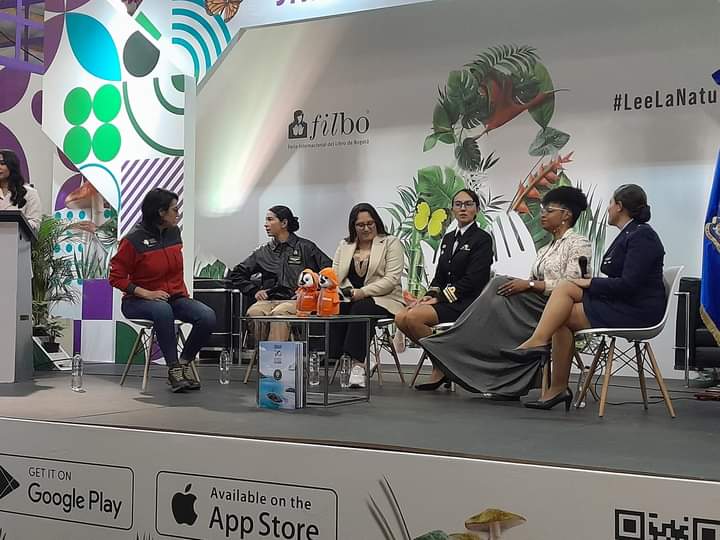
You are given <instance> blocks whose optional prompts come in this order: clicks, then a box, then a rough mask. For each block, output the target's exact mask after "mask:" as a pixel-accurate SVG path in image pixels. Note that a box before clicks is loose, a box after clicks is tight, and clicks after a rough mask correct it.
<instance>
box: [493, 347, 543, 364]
mask: <svg viewBox="0 0 720 540" xmlns="http://www.w3.org/2000/svg"><path fill="white" fill-rule="evenodd" d="M500 355H501V356H504V357H505V358H508V359H510V360H515V361H519V362H528V361H530V360H534V359H536V358H542V359H547V358H548V357H549V356H550V345H541V346H540V347H529V348H527V349H500Z"/></svg>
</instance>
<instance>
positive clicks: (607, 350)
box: [575, 266, 684, 418]
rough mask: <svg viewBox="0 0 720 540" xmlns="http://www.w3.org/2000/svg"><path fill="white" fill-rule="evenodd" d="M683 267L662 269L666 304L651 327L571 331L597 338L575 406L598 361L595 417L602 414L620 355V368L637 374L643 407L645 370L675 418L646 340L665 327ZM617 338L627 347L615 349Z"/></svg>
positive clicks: (577, 334) (645, 400) (655, 361)
mask: <svg viewBox="0 0 720 540" xmlns="http://www.w3.org/2000/svg"><path fill="white" fill-rule="evenodd" d="M683 268H684V267H683V266H672V267H670V268H666V269H665V271H664V272H663V282H664V284H665V294H666V296H667V303H666V305H665V314H664V315H663V318H662V320H661V321H660V322H659V323H657V324H656V325H655V326H650V327H647V328H588V329H587V330H580V331H578V332H576V333H575V336H576V337H581V336H593V335H594V336H599V337H600V338H601V342H600V345H599V346H598V348H597V352H596V353H595V357H594V358H593V361H592V364H590V370H589V372H588V375H587V378H586V379H585V383H584V384H583V387H582V390H581V391H580V393H579V394H578V396H577V399H576V401H575V406H576V407H577V406H578V404H580V403H582V402H583V400H584V399H585V395H586V394H587V391H588V389H589V388H590V385H591V384H592V380H593V377H594V375H595V372H596V371H597V370H598V367H599V366H600V364H602V363H604V364H605V373H604V380H603V385H602V391H601V392H600V410H599V412H598V416H600V417H602V416H604V415H605V405H606V403H607V394H608V387H609V386H610V378H611V377H612V375H613V362H614V361H615V360H616V359H617V358H620V359H621V361H622V362H623V366H621V368H620V369H622V367H624V366H630V367H632V368H633V369H635V370H636V371H637V373H638V378H639V379H640V392H641V393H642V398H643V405H644V406H645V410H647V408H648V399H647V388H646V386H645V370H646V369H647V370H648V371H650V373H652V375H653V377H655V380H656V381H657V383H658V386H659V387H660V393H661V394H662V397H663V400H664V401H665V406H666V407H667V410H668V413H669V414H670V416H671V417H673V418H675V409H674V408H673V404H672V400H671V399H670V394H669V393H668V390H667V386H666V385H665V381H664V380H663V377H662V373H660V368H659V367H658V364H657V360H656V359H655V353H654V352H653V350H652V347H651V346H650V340H651V339H653V338H654V337H656V336H658V335H659V334H660V332H662V331H663V328H665V323H666V322H667V319H668V316H669V314H670V302H671V300H672V297H673V294H672V293H673V291H674V290H675V289H676V288H677V286H678V283H679V281H680V275H681V273H682V270H683ZM618 338H621V339H624V340H626V341H627V342H628V344H629V347H627V348H626V349H624V350H621V349H619V348H616V342H617V339H618ZM608 339H609V340H610V345H609V346H607V344H606V341H607V340H608ZM630 351H634V353H635V354H634V356H631V355H629V354H628V353H629V352H630ZM616 357H617V358H616ZM646 359H647V361H649V362H650V366H646V365H645V360H646ZM633 360H634V361H635V365H632V363H633ZM616 371H617V370H616Z"/></svg>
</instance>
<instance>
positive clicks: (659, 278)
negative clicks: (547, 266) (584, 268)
mask: <svg viewBox="0 0 720 540" xmlns="http://www.w3.org/2000/svg"><path fill="white" fill-rule="evenodd" d="M649 220H650V206H649V205H648V204H647V196H646V195H645V191H643V189H642V188H641V187H640V186H637V185H635V184H626V185H623V186H620V187H619V188H618V189H617V190H615V193H614V194H613V197H612V199H611V200H610V204H609V206H608V223H609V224H610V225H614V226H615V227H617V228H619V229H620V234H618V236H617V238H616V239H615V241H614V242H613V243H612V244H611V245H610V248H609V249H608V250H607V252H606V253H605V256H604V257H603V262H602V266H601V267H600V270H601V271H602V272H603V273H604V274H605V275H606V276H607V277H604V278H603V277H600V278H592V279H573V280H569V281H566V282H563V283H562V284H561V285H560V286H559V287H558V288H557V289H555V290H554V291H553V293H552V295H551V296H550V300H549V301H548V303H547V306H546V308H545V311H544V312H543V316H542V318H541V319H540V323H539V324H538V326H537V328H536V329H535V332H534V333H533V335H532V336H531V337H530V338H529V339H528V340H527V341H525V342H524V343H522V344H521V345H520V346H519V347H518V348H517V349H509V350H508V349H506V350H503V351H502V354H503V355H504V356H506V357H508V358H515V359H522V358H529V357H532V356H547V355H549V354H550V349H551V347H550V345H551V343H552V362H553V370H552V383H551V386H550V388H548V389H547V390H545V391H544V393H543V395H542V396H541V398H540V399H539V400H538V401H532V402H526V403H525V406H526V407H529V408H532V409H551V408H552V407H554V406H555V405H557V404H558V403H561V402H564V403H565V407H566V409H567V408H569V406H570V403H571V402H572V392H571V391H570V389H569V388H568V379H569V377H570V364H571V360H572V354H573V351H574V348H575V343H574V337H573V332H576V331H578V330H582V329H585V328H643V327H647V326H653V325H655V324H657V323H658V322H660V320H661V319H662V317H663V313H664V311H665V304H666V301H667V298H666V291H665V285H664V283H663V260H664V257H665V249H664V247H663V245H662V242H661V241H660V238H659V237H658V235H657V233H656V232H655V231H654V230H653V228H652V227H650V225H648V224H647V222H648V221H649Z"/></svg>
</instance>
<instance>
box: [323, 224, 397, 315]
mask: <svg viewBox="0 0 720 540" xmlns="http://www.w3.org/2000/svg"><path fill="white" fill-rule="evenodd" d="M356 248H357V244H356V243H355V242H353V243H352V244H348V243H347V242H346V241H345V240H341V241H340V245H338V248H337V250H336V251H335V257H333V270H335V272H336V273H337V276H338V279H339V280H340V286H341V287H350V286H351V285H350V281H349V280H348V273H349V272H350V264H351V263H352V258H353V255H354V254H355V250H356ZM404 263H405V252H404V250H403V247H402V244H401V243H400V240H398V239H397V238H395V237H394V236H389V235H386V236H376V237H375V239H374V240H373V245H372V248H371V249H370V262H369V264H368V271H367V274H366V275H365V286H364V287H363V288H362V291H363V292H364V293H365V294H366V295H367V296H370V297H372V298H373V299H374V300H375V303H376V304H377V305H378V306H382V307H384V308H385V309H387V310H388V311H389V312H390V313H392V314H393V315H395V314H396V313H397V312H399V311H400V310H401V309H403V308H404V307H405V303H404V302H403V296H402V284H401V278H402V272H403V267H404Z"/></svg>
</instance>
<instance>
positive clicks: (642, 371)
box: [635, 341, 648, 411]
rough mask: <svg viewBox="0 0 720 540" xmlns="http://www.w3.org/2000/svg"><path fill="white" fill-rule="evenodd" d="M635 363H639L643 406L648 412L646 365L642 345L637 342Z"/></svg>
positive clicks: (638, 369)
mask: <svg viewBox="0 0 720 540" xmlns="http://www.w3.org/2000/svg"><path fill="white" fill-rule="evenodd" d="M635 361H636V362H637V371H638V379H640V393H641V394H642V399H643V406H644V407H645V410H646V411H647V410H648V397H647V386H646V385H645V364H644V361H643V355H642V352H641V351H640V344H639V343H638V342H637V341H636V342H635Z"/></svg>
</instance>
